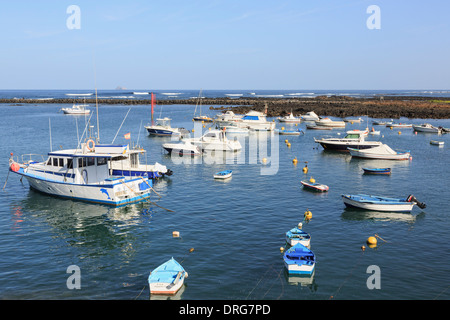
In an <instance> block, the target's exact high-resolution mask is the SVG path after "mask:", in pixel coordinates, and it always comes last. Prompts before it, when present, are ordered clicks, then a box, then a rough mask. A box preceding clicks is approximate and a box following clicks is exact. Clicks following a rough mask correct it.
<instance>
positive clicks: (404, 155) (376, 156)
mask: <svg viewBox="0 0 450 320" xmlns="http://www.w3.org/2000/svg"><path fill="white" fill-rule="evenodd" d="M349 151H350V154H351V155H352V157H356V158H363V159H380V160H409V157H410V153H409V152H403V153H397V154H381V153H364V152H361V151H359V150H357V149H354V148H350V149H349Z"/></svg>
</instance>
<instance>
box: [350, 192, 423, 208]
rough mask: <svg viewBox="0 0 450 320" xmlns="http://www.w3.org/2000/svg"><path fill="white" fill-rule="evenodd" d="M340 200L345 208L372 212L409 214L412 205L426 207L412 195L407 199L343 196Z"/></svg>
mask: <svg viewBox="0 0 450 320" xmlns="http://www.w3.org/2000/svg"><path fill="white" fill-rule="evenodd" d="M342 200H343V201H344V204H345V205H346V206H347V207H354V208H360V209H365V210H373V211H388V212H411V210H412V209H413V207H414V205H417V206H418V207H419V208H421V209H424V208H425V207H426V205H425V204H424V203H421V202H419V201H417V199H416V198H415V197H414V196H413V195H409V196H408V197H407V198H403V199H402V198H388V197H379V196H371V195H366V194H354V195H352V194H343V195H342Z"/></svg>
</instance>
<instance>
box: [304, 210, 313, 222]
mask: <svg viewBox="0 0 450 320" xmlns="http://www.w3.org/2000/svg"><path fill="white" fill-rule="evenodd" d="M304 216H305V219H306V220H309V219H311V218H312V213H311V211H309V210H308V209H306V211H305V214H304Z"/></svg>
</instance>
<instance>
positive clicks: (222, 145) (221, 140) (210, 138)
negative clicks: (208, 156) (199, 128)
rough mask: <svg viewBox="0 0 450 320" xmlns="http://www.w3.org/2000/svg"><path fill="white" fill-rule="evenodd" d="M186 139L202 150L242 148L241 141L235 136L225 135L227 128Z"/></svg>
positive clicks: (234, 149) (237, 149)
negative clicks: (229, 137)
mask: <svg viewBox="0 0 450 320" xmlns="http://www.w3.org/2000/svg"><path fill="white" fill-rule="evenodd" d="M184 141H186V142H190V143H192V144H193V145H194V146H198V147H199V148H200V149H201V150H202V151H205V150H206V151H232V152H233V151H239V150H241V149H242V146H241V143H240V142H239V141H238V140H237V139H236V138H235V139H234V140H229V139H228V138H227V136H226V135H225V130H211V131H208V132H206V133H205V134H204V135H203V136H202V137H200V138H190V139H185V140H184Z"/></svg>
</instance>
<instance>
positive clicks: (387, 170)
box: [363, 168, 391, 175]
mask: <svg viewBox="0 0 450 320" xmlns="http://www.w3.org/2000/svg"><path fill="white" fill-rule="evenodd" d="M363 170H364V174H383V175H386V174H391V168H363Z"/></svg>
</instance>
